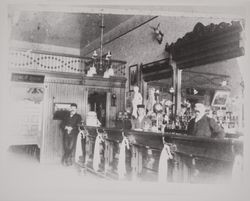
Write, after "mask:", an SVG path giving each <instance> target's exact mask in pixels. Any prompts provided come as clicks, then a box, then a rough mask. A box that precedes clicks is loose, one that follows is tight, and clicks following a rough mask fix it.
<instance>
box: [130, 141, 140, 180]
mask: <svg viewBox="0 0 250 201" xmlns="http://www.w3.org/2000/svg"><path fill="white" fill-rule="evenodd" d="M131 151H132V159H131V166H132V178H133V180H136V179H137V178H138V176H139V174H140V173H141V172H142V153H141V152H140V148H139V147H136V146H135V145H132V147H131Z"/></svg>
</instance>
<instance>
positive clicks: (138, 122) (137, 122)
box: [131, 105, 152, 131]
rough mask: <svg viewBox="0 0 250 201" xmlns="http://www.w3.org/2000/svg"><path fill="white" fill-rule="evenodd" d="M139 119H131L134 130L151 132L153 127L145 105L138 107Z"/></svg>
mask: <svg viewBox="0 0 250 201" xmlns="http://www.w3.org/2000/svg"><path fill="white" fill-rule="evenodd" d="M137 114H138V116H137V118H132V119H131V124H132V129H133V130H139V131H142V130H144V131H149V130H150V129H151V127H152V123H151V120H150V119H149V118H148V117H147V116H146V110H145V105H137Z"/></svg>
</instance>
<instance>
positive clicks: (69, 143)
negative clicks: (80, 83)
mask: <svg viewBox="0 0 250 201" xmlns="http://www.w3.org/2000/svg"><path fill="white" fill-rule="evenodd" d="M76 111H77V105H76V104H75V103H72V104H71V105H70V112H69V113H68V114H67V115H66V117H65V118H64V120H63V122H62V128H63V149H64V154H63V158H62V164H63V165H66V166H70V165H72V164H73V157H74V151H75V147H76V140H77V135H78V133H79V129H78V127H79V125H80V124H81V121H82V117H81V115H80V114H78V113H77V112H76Z"/></svg>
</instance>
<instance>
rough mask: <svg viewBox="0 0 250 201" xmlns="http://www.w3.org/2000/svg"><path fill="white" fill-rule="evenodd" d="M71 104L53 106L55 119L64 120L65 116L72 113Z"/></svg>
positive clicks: (55, 104)
mask: <svg viewBox="0 0 250 201" xmlns="http://www.w3.org/2000/svg"><path fill="white" fill-rule="evenodd" d="M70 105H71V103H54V105H53V119H54V120H63V119H64V117H65V115H66V114H67V113H69V112H70Z"/></svg>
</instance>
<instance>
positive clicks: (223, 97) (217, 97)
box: [211, 90, 230, 107]
mask: <svg viewBox="0 0 250 201" xmlns="http://www.w3.org/2000/svg"><path fill="white" fill-rule="evenodd" d="M229 94H230V92H229V91H219V90H218V91H216V92H215V94H214V98H213V101H212V104H211V105H212V106H215V107H225V106H226V104H227V100H228V97H229Z"/></svg>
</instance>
